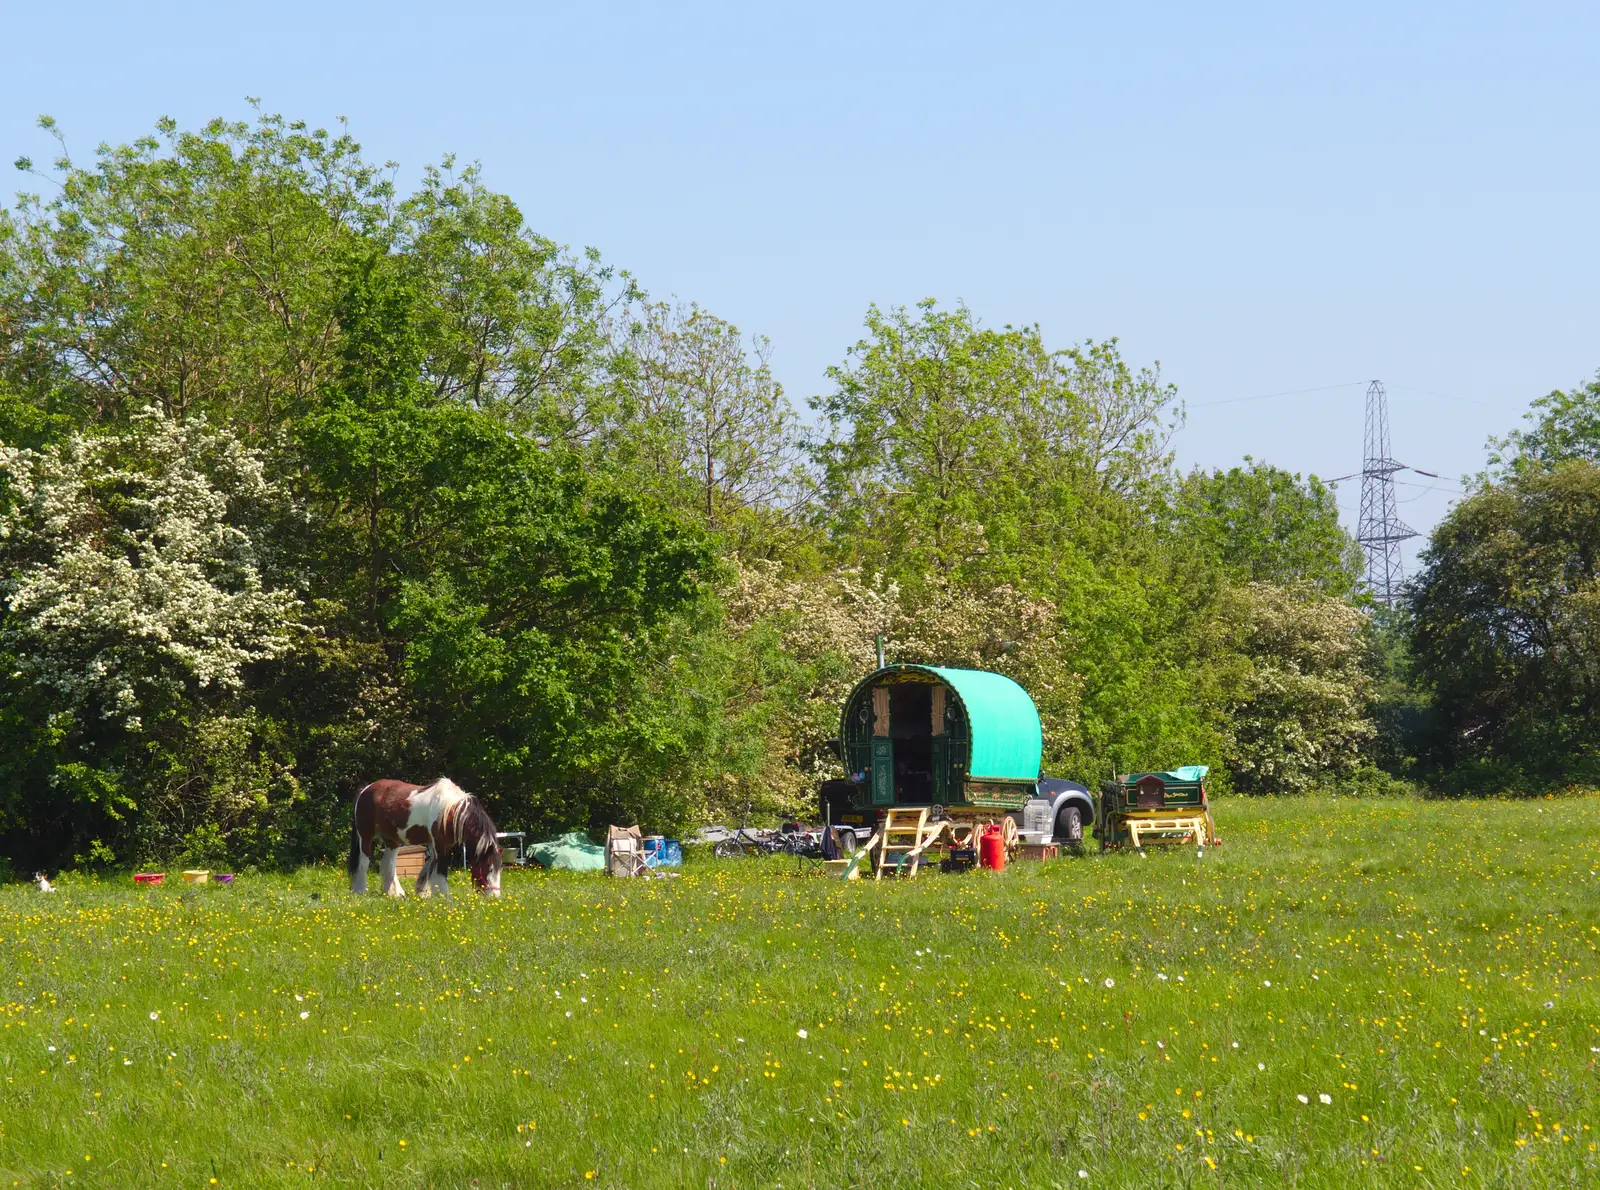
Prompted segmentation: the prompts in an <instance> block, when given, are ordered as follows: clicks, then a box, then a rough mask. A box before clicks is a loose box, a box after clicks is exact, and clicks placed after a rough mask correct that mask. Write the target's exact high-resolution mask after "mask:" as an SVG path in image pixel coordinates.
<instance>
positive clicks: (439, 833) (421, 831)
mask: <svg viewBox="0 0 1600 1190" xmlns="http://www.w3.org/2000/svg"><path fill="white" fill-rule="evenodd" d="M379 840H381V841H382V842H383V859H382V861H381V866H382V871H383V891H384V893H385V894H386V895H388V896H391V897H403V896H405V895H406V890H405V889H403V888H401V887H400V878H399V876H398V875H397V874H396V873H395V849H396V848H398V847H401V846H403V845H404V844H406V843H412V844H418V845H422V846H425V847H427V849H428V857H427V860H426V861H425V862H424V863H423V865H422V872H421V874H420V875H418V876H417V895H418V896H419V897H425V896H428V895H429V894H430V893H432V892H434V891H435V890H437V891H438V892H441V893H443V894H444V895H446V896H448V895H449V894H450V889H449V887H448V886H447V885H446V884H445V877H446V875H448V873H449V870H450V857H451V855H453V854H454V853H455V849H456V848H457V847H464V848H465V849H466V853H467V870H468V871H470V872H471V873H472V882H473V883H474V884H475V885H477V887H478V891H480V892H486V893H488V894H489V895H490V896H492V897H498V896H499V895H500V845H499V843H498V842H497V841H496V840H495V831H494V823H493V822H492V821H490V819H489V812H488V811H487V810H485V809H484V808H483V803H482V802H480V801H479V800H478V799H477V798H475V797H473V796H472V795H471V794H470V793H468V792H467V791H466V790H464V789H462V788H461V786H459V785H457V784H456V783H455V782H454V781H452V780H450V778H449V777H440V778H439V779H438V780H437V781H435V782H434V783H433V784H432V785H413V784H411V782H409V781H388V780H385V781H374V782H373V783H372V784H371V785H368V786H367V787H366V788H364V789H362V790H361V792H360V793H358V794H356V804H355V808H354V811H353V813H352V818H351V829H350V862H349V864H348V867H349V871H350V891H351V892H353V893H364V892H366V891H367V868H368V867H369V866H370V865H371V863H372V846H373V843H374V842H376V841H379Z"/></svg>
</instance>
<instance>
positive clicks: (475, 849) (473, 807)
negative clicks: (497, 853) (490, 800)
mask: <svg viewBox="0 0 1600 1190" xmlns="http://www.w3.org/2000/svg"><path fill="white" fill-rule="evenodd" d="M456 838H458V839H460V840H461V845H462V846H463V847H465V848H466V849H467V854H469V855H470V856H471V857H472V858H473V859H475V860H476V859H482V858H483V857H484V856H485V855H487V854H488V853H489V852H490V851H492V850H493V849H494V848H495V847H496V846H497V845H498V843H497V840H496V839H495V831H494V819H492V818H490V817H489V811H488V810H486V809H484V808H483V803H482V802H480V801H479V800H478V799H477V798H475V797H473V796H472V795H471V794H468V795H467V798H466V800H465V801H463V802H461V803H460V805H459V806H458V807H457V809H456Z"/></svg>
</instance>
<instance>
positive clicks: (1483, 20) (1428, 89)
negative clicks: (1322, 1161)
mask: <svg viewBox="0 0 1600 1190" xmlns="http://www.w3.org/2000/svg"><path fill="white" fill-rule="evenodd" d="M0 32H3V33H4V36H5V41H6V42H7V43H8V46H7V49H6V52H5V62H6V68H5V70H4V71H3V72H0V154H3V157H4V159H5V160H10V159H11V158H13V157H15V156H17V155H19V154H22V153H29V154H32V155H33V156H35V157H36V158H48V156H49V155H50V154H49V149H50V143H49V142H48V140H46V139H45V138H44V137H43V136H42V134H40V133H39V132H38V131H37V130H36V129H35V128H34V119H35V117H36V116H37V115H38V114H39V113H41V112H49V113H50V114H52V115H54V116H55V117H56V118H57V119H58V121H59V122H60V125H61V127H62V129H63V130H64V131H65V132H66V134H67V135H68V137H69V144H70V145H71V147H72V148H73V149H74V150H75V152H76V153H77V154H78V155H79V156H87V155H88V154H89V152H90V151H91V150H92V148H93V146H94V144H95V143H96V142H97V141H101V140H113V141H115V140H123V139H127V138H129V137H132V136H135V135H137V134H139V133H140V132H143V131H146V130H148V129H149V127H150V125H151V124H152V123H153V121H154V120H155V119H156V118H157V117H158V116H160V115H163V114H169V115H172V116H174V117H176V118H177V119H179V120H180V121H181V122H186V123H193V122H198V121H201V120H203V119H206V118H208V117H210V116H213V115H219V114H220V115H226V116H230V117H239V116H242V115H244V114H246V113H247V110H248V109H247V108H246V106H245V104H244V96H246V95H256V96H260V97H261V98H262V100H263V101H264V104H265V106H266V107H267V108H268V109H269V110H275V111H281V112H283V113H284V114H286V115H289V116H292V117H297V118H304V119H307V120H310V121H312V122H313V123H331V122H332V120H333V119H334V117H336V116H339V115H344V116H348V117H349V119H350V122H351V127H352V129H353V130H354V132H355V133H356V135H357V136H358V137H359V138H360V139H361V140H362V142H363V144H364V145H365V146H366V147H367V149H368V151H369V153H370V154H371V155H372V156H374V157H377V158H379V159H384V158H392V159H394V160H396V161H398V162H400V163H401V164H402V166H403V170H402V180H405V179H409V178H412V177H415V175H416V172H417V170H418V169H419V168H420V166H421V165H422V164H423V163H425V162H427V161H431V160H437V159H438V158H439V156H440V155H441V154H443V153H445V152H455V153H456V154H458V156H460V157H462V158H466V159H474V158H475V159H478V160H480V161H482V163H483V165H484V167H485V171H486V174H487V177H488V180H489V181H490V183H491V184H492V185H494V186H495V187H497V188H499V189H501V190H504V191H506V192H507V193H509V194H511V195H512V196H513V197H514V198H516V199H517V201H518V202H519V203H520V204H521V206H522V208H523V210H524V212H525V213H526V215H527V217H528V219H529V221H530V223H531V224H532V225H533V226H534V227H536V228H537V229H538V230H540V231H541V232H543V233H544V234H546V235H549V236H551V237H553V238H555V239H557V240H560V241H563V242H566V243H569V244H572V245H574V246H582V245H593V246H594V247H597V248H599V249H600V250H601V251H602V253H603V254H604V255H605V257H606V258H607V259H608V260H610V261H611V262H613V263H615V264H617V265H620V266H622V267H625V268H627V269H629V270H631V271H632V272H633V273H634V274H635V275H636V276H637V277H638V278H639V279H640V281H641V282H642V283H643V284H644V285H645V286H646V287H647V288H648V289H649V290H650V291H651V292H652V293H653V294H656V295H659V296H663V297H666V296H671V295H674V294H676V295H677V296H679V297H681V298H683V299H686V300H687V299H693V300H695V301H698V302H700V303H701V304H702V305H704V306H706V307H708V308H710V309H712V310H714V311H715V312H717V313H719V314H721V315H722V316H724V317H727V318H730V319H732V320H734V321H735V322H737V323H738V324H739V325H740V326H741V327H743V328H745V329H746V330H749V331H759V332H761V333H764V334H766V335H768V336H769V337H770V338H771V339H772V340H773V342H774V345H775V348H776V354H775V359H774V364H775V366H776V368H777V370H778V373H779V375H780V377H781V378H782V379H783V381H784V383H785V385H786V387H787V389H788V391H789V393H790V395H791V397H793V398H794V399H795V400H796V402H797V403H798V404H803V402H804V400H805V398H806V397H808V396H810V395H812V394H814V393H816V392H819V391H821V390H822V389H823V387H824V385H825V379H824V375H823V373H824V369H825V368H826V367H827V366H828V365H829V364H832V363H836V362H838V361H839V360H840V359H841V358H842V357H843V355H844V353H845V350H846V349H847V348H848V346H849V345H850V344H851V343H853V342H854V341H855V340H856V338H857V337H858V335H859V330H860V325H861V318H862V314H863V312H864V311H865V309H866V307H867V304H868V303H869V302H877V303H879V304H883V305H887V304H898V303H910V302H914V301H916V300H917V299H919V298H922V297H927V296H931V297H937V298H939V299H941V300H942V301H945V302H952V303H953V302H956V301H965V302H966V303H967V304H968V305H969V306H971V307H972V309H973V310H974V311H975V312H976V313H977V314H978V315H979V316H980V317H981V318H982V319H983V320H984V321H985V322H987V323H990V324H994V325H999V324H1004V323H1007V322H1037V323H1039V324H1040V325H1041V327H1042V328H1043V330H1044V332H1045V334H1046V336H1047V338H1048V340H1049V341H1051V342H1052V343H1054V344H1058V345H1065V344H1067V343H1069V342H1071V341H1074V340H1081V339H1084V338H1090V337H1093V338H1101V337H1106V336H1112V335H1115V336H1118V337H1119V338H1120V339H1121V342H1122V345H1123V349H1124V351H1125V353H1126V354H1127V355H1128V356H1129V357H1130V358H1131V359H1133V360H1135V361H1151V360H1156V359H1159V360H1160V361H1161V363H1162V365H1163V369H1164V372H1165V375H1166V376H1167V378H1168V379H1170V380H1172V381H1174V382H1175V383H1176V384H1177V385H1178V386H1179V389H1180V392H1181V394H1182V396H1183V398H1184V399H1185V400H1186V401H1187V403H1188V405H1189V407H1190V414H1189V422H1188V426H1187V428H1186V429H1185V430H1184V431H1183V432H1182V434H1181V435H1180V436H1179V438H1178V440H1177V442H1176V446H1177V449H1178V453H1179V458H1180V460H1181V461H1182V462H1183V463H1184V464H1185V465H1186V466H1188V465H1193V464H1200V465H1204V466H1208V467H1210V466H1226V465H1230V464H1232V463H1235V462H1237V461H1239V459H1240V458H1241V457H1242V456H1244V455H1247V454H1249V455H1253V456H1254V457H1256V458H1258V459H1267V460H1270V461H1273V462H1276V463H1278V464H1280V465H1283V466H1287V467H1290V468H1293V469H1296V470H1301V471H1316V472H1318V473H1320V474H1322V475H1324V476H1331V475H1338V474H1342V473H1344V472H1348V471H1351V470H1354V469H1355V468H1356V467H1357V466H1358V465H1359V462H1360V451H1361V415H1362V396H1363V392H1364V389H1365V382H1366V381H1367V380H1369V379H1372V378H1374V377H1377V378H1381V379H1383V380H1384V381H1385V383H1386V384H1387V385H1388V388H1389V392H1390V397H1391V402H1392V407H1393V408H1392V421H1393V436H1394V451H1395V454H1396V455H1397V456H1398V457H1399V458H1401V459H1402V460H1404V461H1406V462H1408V463H1412V464H1413V465H1415V466H1418V467H1422V468H1424V469H1427V470H1430V471H1439V472H1441V473H1442V474H1444V475H1447V476H1458V475H1460V474H1461V473H1463V472H1470V471H1475V470H1477V469H1478V468H1479V467H1480V466H1481V465H1482V460H1483V443H1484V439H1485V437H1486V436H1487V435H1489V434H1491V433H1502V432H1504V431H1505V430H1506V429H1508V428H1510V427H1511V426H1513V425H1514V424H1515V423H1516V421H1517V419H1518V417H1519V416H1520V414H1521V412H1522V410H1523V409H1524V408H1525V406H1526V404H1527V402H1528V400H1529V399H1530V398H1532V397H1534V396H1537V395H1539V394H1540V393H1543V392H1546V391H1548V390H1550V389H1551V388H1554V387H1568V386H1571V385H1572V384H1575V383H1577V382H1579V381H1581V380H1583V379H1585V378H1586V377H1588V376H1589V375H1592V374H1593V373H1594V371H1595V370H1596V368H1597V367H1600V339H1597V336H1596V333H1595V332H1596V327H1597V324H1600V320H1597V317H1596V315H1597V313H1600V286H1597V285H1596V279H1597V277H1600V232H1597V226H1600V220H1597V218H1596V214H1597V209H1600V208H1597V204H1596V198H1597V194H1596V190H1597V182H1600V176H1597V173H1600V153H1597V151H1596V150H1597V147H1600V146H1597V140H1600V133H1597V129H1600V123H1597V119H1596V117H1597V115H1600V88H1597V84H1596V81H1595V80H1596V76H1595V73H1594V69H1593V58H1594V54H1595V50H1596V48H1597V45H1600V39H1597V34H1600V8H1596V7H1595V6H1580V5H1575V4H1574V5H1554V4H1538V3H1522V4H1516V5H1512V4H1502V5H1479V4H1471V3H1453V4H1437V5H1424V4H1408V3H1395V2H1391V3H1383V4H1367V3H1342V4H1338V5H1326V6H1321V5H1317V6H1310V5H1284V4H1280V3H1274V4H1267V3H1261V4H1240V3H1234V4H1228V3H1219V4H1213V5H1204V6H1202V5H1194V4H1139V3H1123V4H1116V5H1109V4H1098V5H1093V6H1084V5H1071V4H1058V5H1012V6H994V5H990V6H977V5H962V6H953V5H938V4H914V5H913V4H871V3H857V4H850V5H837V4H829V3H812V4H807V5H794V6H790V7H788V8H779V7H777V6H770V5H769V6H758V5H747V6H735V5H712V4H698V5H680V6H673V7H667V6H653V5H636V4H610V5H606V4H582V5H565V4H561V5H557V4H549V5H537V4H524V5H501V4H489V3H468V2H459V3H454V4H441V5H428V6H423V5H412V4H407V3H389V4H383V5H368V4H337V3H322V4H305V3H299V2H296V0H288V2H283V3H276V4H273V5H262V6H249V7H246V6H227V5H190V4H146V5H131V4H118V5H109V4H100V3H85V4H78V5H75V6H73V7H72V9H71V11H70V14H65V15H64V14H63V12H62V10H59V9H56V8H54V7H53V6H47V5H41V4H37V3H29V4H19V3H16V2H15V0H0ZM1335 385H1337V386H1341V387H1327V386H1335ZM1303 389H1318V390H1321V391H1316V392H1299V393H1296V394H1295V395H1288V396H1274V397H1268V398H1265V399H1251V400H1239V399H1238V398H1255V397H1258V396H1261V395H1262V394H1268V393H1283V392H1288V391H1290V390H1303ZM1410 478H1411V479H1412V480H1416V477H1414V476H1413V477H1410ZM1419 482H1421V483H1424V484H1426V483H1427V482H1428V481H1419ZM1451 486H1453V485H1450V484H1448V483H1447V484H1445V485H1443V486H1442V487H1441V488H1440V489H1439V490H1435V491H1431V492H1430V491H1426V490H1424V489H1423V488H1421V487H1418V488H1403V489H1402V490H1401V493H1400V494H1401V498H1402V499H1403V500H1406V501H1408V502H1407V503H1404V504H1402V505H1401V511H1402V514H1403V515H1404V516H1405V517H1407V518H1408V519H1409V520H1410V521H1411V522H1412V523H1413V524H1414V525H1415V526H1416V527H1418V528H1426V527H1427V526H1428V525H1430V524H1432V523H1433V522H1434V521H1435V520H1436V519H1437V517H1438V516H1439V515H1440V514H1441V513H1442V512H1443V511H1444V509H1445V508H1446V507H1447V501H1448V499H1449V497H1448V494H1447V493H1446V491H1445V490H1444V489H1445V488H1448V487H1451ZM1341 503H1342V504H1343V505H1344V506H1345V507H1346V508H1347V509H1348V510H1349V515H1350V517H1351V518H1352V519H1353V516H1354V509H1355V507H1356V505H1357V492H1356V489H1355V487H1354V486H1352V485H1346V486H1345V487H1344V489H1343V491H1342V493H1341Z"/></svg>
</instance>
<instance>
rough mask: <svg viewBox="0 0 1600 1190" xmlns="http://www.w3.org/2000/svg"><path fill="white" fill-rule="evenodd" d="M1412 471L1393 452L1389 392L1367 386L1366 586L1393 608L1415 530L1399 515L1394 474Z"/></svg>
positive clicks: (1362, 534) (1362, 532) (1362, 526)
mask: <svg viewBox="0 0 1600 1190" xmlns="http://www.w3.org/2000/svg"><path fill="white" fill-rule="evenodd" d="M1407 470H1410V468H1408V467H1407V466H1406V465H1405V464H1404V463H1398V462H1396V461H1395V460H1394V458H1393V457H1392V456H1391V455H1390V454H1389V394H1388V393H1386V392H1385V391H1384V389H1383V384H1382V383H1381V382H1379V381H1377V380H1374V381H1373V382H1372V383H1371V384H1369V385H1368V386H1367V427H1366V443H1365V448H1364V450H1363V451H1362V462H1361V519H1360V521H1359V522H1358V523H1357V526H1356V540H1357V541H1359V542H1360V543H1361V548H1362V549H1363V550H1364V551H1365V552H1366V556H1367V586H1368V587H1370V588H1371V589H1372V594H1373V596H1374V597H1375V598H1376V599H1377V600H1378V602H1379V603H1382V604H1384V605H1385V606H1387V607H1393V606H1394V602H1395V600H1396V599H1398V598H1399V597H1400V591H1401V588H1402V587H1403V586H1404V585H1405V577H1406V576H1405V568H1404V565H1403V563H1402V561H1401V558H1400V543H1401V542H1402V541H1408V540H1410V539H1411V538H1413V537H1415V536H1416V535H1417V534H1416V532H1415V531H1414V530H1413V529H1411V528H1410V526H1408V525H1407V524H1406V523H1405V522H1404V521H1402V520H1401V519H1400V513H1399V512H1398V510H1397V508H1396V504H1395V496H1394V474H1395V472H1396V471H1407Z"/></svg>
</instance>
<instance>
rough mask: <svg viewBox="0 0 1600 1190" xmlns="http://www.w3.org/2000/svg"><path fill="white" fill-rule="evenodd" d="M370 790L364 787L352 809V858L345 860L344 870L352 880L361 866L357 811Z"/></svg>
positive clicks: (359, 830) (366, 786) (368, 786)
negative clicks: (363, 797)
mask: <svg viewBox="0 0 1600 1190" xmlns="http://www.w3.org/2000/svg"><path fill="white" fill-rule="evenodd" d="M370 788H372V787H371V786H370V785H363V786H362V787H361V789H360V791H359V792H357V794H356V800H355V802H354V803H353V804H352V805H351V807H350V858H349V859H347V860H345V864H344V869H345V871H346V872H348V873H349V874H350V879H352V880H354V879H355V876H356V869H357V868H359V867H360V866H361V828H360V827H358V826H357V825H356V822H357V820H358V818H359V815H358V813H357V811H358V809H359V808H360V806H361V798H362V795H363V794H365V793H366V792H367V790H368V789H370Z"/></svg>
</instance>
